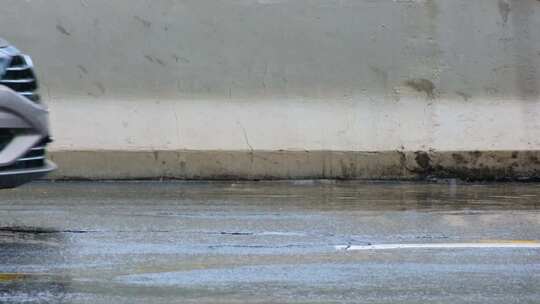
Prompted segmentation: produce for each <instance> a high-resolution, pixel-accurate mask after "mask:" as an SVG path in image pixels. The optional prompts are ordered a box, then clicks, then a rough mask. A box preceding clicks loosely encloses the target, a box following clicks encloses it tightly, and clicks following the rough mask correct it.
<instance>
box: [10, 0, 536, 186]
mask: <svg viewBox="0 0 540 304" xmlns="http://www.w3.org/2000/svg"><path fill="white" fill-rule="evenodd" d="M0 14H1V16H2V18H0V28H2V29H4V31H3V33H2V35H4V36H5V38H7V39H8V40H10V41H12V42H13V43H15V44H16V45H17V46H18V47H20V48H21V49H23V50H25V51H27V52H28V53H30V54H31V55H32V56H33V57H34V59H35V61H36V63H37V64H38V67H39V74H40V77H41V80H42V90H43V94H44V95H45V98H46V99H47V100H48V102H49V105H50V108H51V110H52V125H53V130H54V133H55V137H56V142H55V144H54V145H53V147H52V150H53V151H56V152H57V153H56V155H55V157H57V158H58V159H64V160H65V159H67V158H65V157H68V158H69V159H70V160H69V161H66V162H65V165H64V166H63V171H61V172H60V173H59V174H60V176H64V177H66V176H68V177H69V176H70V174H71V175H72V176H76V177H84V176H85V174H86V175H87V176H88V177H99V175H100V173H99V172H96V170H95V168H94V170H90V168H89V166H85V161H86V160H83V159H81V160H80V161H79V162H75V160H74V159H73V158H71V156H67V155H68V154H69V152H70V151H81V153H95V152H96V151H105V152H103V153H101V154H96V155H100V156H96V158H97V159H102V158H103V157H106V158H108V157H111V156H110V155H112V153H108V152H107V151H121V152H126V154H125V155H124V154H122V155H124V156H125V157H128V156H129V155H135V154H132V153H127V152H133V151H136V152H137V153H143V154H145V155H147V156H148V157H151V156H152V155H153V151H156V150H158V151H164V152H167V151H170V152H171V153H173V152H174V151H182V150H190V151H207V152H208V153H203V154H202V155H208V157H210V156H211V157H212V158H208V159H207V160H206V161H207V162H209V161H213V160H214V158H215V157H217V156H215V154H212V153H215V151H240V152H239V153H242V151H248V152H252V151H267V152H264V153H274V152H275V151H280V150H286V151H306V150H307V151H335V152H340V153H341V152H343V151H353V152H354V151H356V152H376V151H417V150H422V151H472V150H479V151H483V152H489V151H536V150H540V119H538V118H539V117H540V116H539V115H540V101H539V96H540V2H539V1H537V0H475V1H470V0H399V1H396V0H379V1H372V0H221V1H219V0H191V1H187V0H129V1H128V0H80V1H75V0H31V1H20V0H4V1H3V5H2V6H1V7H0ZM209 151H214V152H212V153H210V152H209ZM66 153H68V154H66ZM186 153H187V152H186ZM223 153H224V154H223V155H222V156H224V155H226V152H223ZM227 153H232V152H227ZM319 153H323V154H324V153H325V152H319ZM400 153H401V152H400ZM493 153H495V152H493ZM497 153H498V152H497ZM497 153H495V154H493V155H498V154H497ZM292 154H294V153H292ZM292 154H291V155H292ZM71 155H81V154H80V153H79V154H76V153H73V154H71ZM85 155H87V154H85ZM287 155H288V154H287ZM448 155H451V154H448ZM287 157H288V156H287ZM291 157H292V158H291V159H290V161H292V160H294V159H295V157H296V156H294V157H293V156H291ZM450 159H452V158H450ZM504 159H506V158H504ZM504 159H502V160H501V162H502V163H503V164H504V165H499V166H503V167H505V166H506V167H505V168H507V169H508V170H507V171H508V172H511V170H510V169H509V168H510V166H511V162H508V161H505V160H504ZM524 159H525V158H524ZM381 161H382V162H383V163H384V161H383V159H381ZM60 162H61V164H62V162H63V161H60ZM107 163H109V161H108V160H106V159H102V162H101V166H106V165H107ZM240 163H241V162H240ZM286 163H287V162H280V163H278V164H275V165H276V166H285V164H286ZM315 164H316V162H314V163H313V164H312V165H310V166H316V165H315ZM526 164H527V162H525V163H523V164H522V165H526ZM95 165H97V164H95ZM392 165H393V164H392V162H389V163H388V166H387V169H388V168H390V167H391V166H392ZM449 165H451V163H449ZM455 165H457V163H455ZM147 166H148V170H147V172H149V171H152V170H151V166H155V164H154V165H151V164H150V163H149V164H148V165H147ZM171 166H173V165H171ZM362 166H363V165H361V164H358V166H357V168H359V169H358V170H360V171H362V170H363V169H362V168H364V167H362ZM520 166H521V165H520ZM383 167H384V166H383ZM317 168H320V167H317ZM365 168H366V169H365V170H364V171H362V172H371V171H369V170H370V169H367V167H365ZM304 169H305V168H304ZM304 169H302V170H304ZM85 170H86V171H85ZM200 170H203V169H202V168H200ZM220 170H221V171H219V172H213V173H212V170H210V171H208V172H207V173H205V174H207V175H208V176H209V177H211V176H216V175H220V174H224V175H227V174H229V175H231V176H233V175H237V174H236V173H235V172H237V171H235V169H234V165H232V164H231V165H230V166H229V167H227V165H225V167H223V168H221V169H220ZM261 170H262V169H261ZM276 170H278V171H279V170H285V168H281V169H279V168H276ZM302 170H300V169H297V172H296V173H298V174H296V173H295V172H293V173H295V174H290V175H291V176H302V177H309V176H310V174H304V173H303V172H304V171H302ZM310 170H311V171H310ZM310 170H307V171H305V172H315V171H316V170H318V169H316V168H315V167H312V169H310ZM525 171H527V172H533V171H534V170H525ZM75 172H76V174H75ZM85 172H86V173H85ZM117 172H124V173H122V174H120V173H119V175H118V176H117V177H130V178H132V177H134V176H133V175H130V172H127V171H122V170H117ZM137 172H138V171H137ZM205 172H206V171H205ZM250 172H251V173H250V174H251V175H250V176H253V175H254V174H255V175H257V174H258V176H259V175H260V176H264V175H265V173H264V172H265V171H264V170H262V171H260V172H252V171H250ZM280 172H281V171H280ZM336 172H337V171H336ZM131 173H133V172H131ZM379 173H380V172H379ZM531 174H532V173H531ZM140 175H141V176H143V175H144V174H140ZM161 175H164V173H163V172H162V174H161ZM172 175H174V174H172ZM177 175H178V177H186V176H188V177H189V176H190V175H185V174H184V175H182V174H180V173H178V174H177ZM379 175H380V174H379ZM518 175H519V174H518ZM246 176H247V175H246ZM276 176H277V177H283V176H286V174H285V175H284V174H281V173H280V174H277V175H276ZM313 176H318V175H316V174H313ZM362 176H365V175H362ZM373 176H376V174H374V175H373ZM107 177H109V178H111V177H115V176H114V174H113V173H110V174H108V175H107ZM337 177H339V176H337ZM367 177H369V176H367Z"/></svg>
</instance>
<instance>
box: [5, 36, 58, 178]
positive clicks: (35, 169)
mask: <svg viewBox="0 0 540 304" xmlns="http://www.w3.org/2000/svg"><path fill="white" fill-rule="evenodd" d="M37 89H38V84H37V79H36V75H35V73H34V66H33V63H32V60H31V59H30V57H29V56H27V55H24V54H21V52H20V51H19V50H17V49H16V48H15V47H13V46H11V45H10V44H9V43H7V42H6V41H5V40H3V39H1V38H0V188H13V187H16V186H19V185H21V184H24V183H26V182H28V181H31V180H33V179H36V178H40V177H42V176H44V175H45V174H47V173H49V172H51V171H53V170H54V169H56V166H55V165H54V164H53V163H52V162H50V161H48V160H47V159H46V156H45V147H46V145H47V143H49V142H50V141H51V139H50V133H49V124H48V110H47V108H46V107H45V106H44V105H43V104H42V103H41V99H40V96H39V94H38V93H37Z"/></svg>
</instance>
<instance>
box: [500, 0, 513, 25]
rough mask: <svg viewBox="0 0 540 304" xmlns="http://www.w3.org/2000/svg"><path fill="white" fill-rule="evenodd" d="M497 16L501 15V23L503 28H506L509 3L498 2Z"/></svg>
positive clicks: (502, 0)
mask: <svg viewBox="0 0 540 304" xmlns="http://www.w3.org/2000/svg"><path fill="white" fill-rule="evenodd" d="M498 6H499V14H501V19H502V21H503V26H506V24H507V23H508V16H509V15H510V11H511V7H510V3H508V1H507V0H499V4H498Z"/></svg>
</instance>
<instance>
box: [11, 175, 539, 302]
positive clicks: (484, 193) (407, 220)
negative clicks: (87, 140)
mask: <svg viewBox="0 0 540 304" xmlns="http://www.w3.org/2000/svg"><path fill="white" fill-rule="evenodd" d="M539 210H540V185H538V184H489V185H460V184H457V185H456V184H454V183H450V184H412V183H400V184H395V183H333V182H295V183H291V182H276V183H270V182H260V183H178V182H170V183H169V182H165V183H159V182H130V183H84V182H81V183H36V184H33V185H30V186H26V187H23V188H20V189H16V190H8V191H0V303H20V302H26V303H269V302H272V303H276V302H288V303H387V302H399V303H464V302H466V303H538V302H540V249H539V248H532V247H534V246H532V247H531V248H513V247H511V246H512V244H517V245H519V244H525V245H526V246H529V244H532V245H534V244H537V243H534V242H531V241H538V240H540V213H539ZM502 243H504V244H510V247H509V248H495V247H494V248H489V247H488V248H452V244H495V245H496V244H502ZM380 244H397V245H399V244H424V245H426V244H427V245H429V244H447V245H448V246H449V248H410V249H392V250H376V249H373V250H371V249H370V250H360V251H353V250H343V249H339V248H343V247H344V248H353V247H350V246H359V248H364V247H365V246H369V245H380ZM336 246H343V247H339V248H338V247H336ZM445 246H446V245H445ZM473 247H474V246H473Z"/></svg>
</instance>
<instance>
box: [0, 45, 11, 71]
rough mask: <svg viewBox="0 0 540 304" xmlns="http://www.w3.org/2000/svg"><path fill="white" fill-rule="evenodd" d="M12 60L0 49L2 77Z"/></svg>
mask: <svg viewBox="0 0 540 304" xmlns="http://www.w3.org/2000/svg"><path fill="white" fill-rule="evenodd" d="M10 60H11V57H10V56H9V55H8V54H6V53H4V52H3V51H2V50H1V49H0V78H2V76H4V73H5V72H6V68H7V67H8V65H9V62H10Z"/></svg>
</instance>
